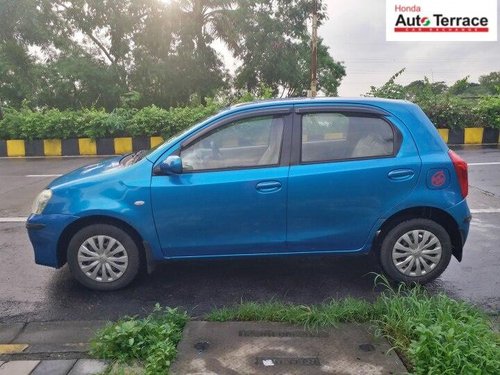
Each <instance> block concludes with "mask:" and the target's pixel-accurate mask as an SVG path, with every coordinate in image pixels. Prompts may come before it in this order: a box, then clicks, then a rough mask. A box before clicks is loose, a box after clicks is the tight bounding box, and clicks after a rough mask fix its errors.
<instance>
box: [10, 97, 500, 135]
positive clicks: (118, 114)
mask: <svg viewBox="0 0 500 375" xmlns="http://www.w3.org/2000/svg"><path fill="white" fill-rule="evenodd" d="M419 104H420V106H421V107H422V109H423V110H424V112H426V113H427V115H428V116H429V117H430V119H431V120H432V122H433V123H434V124H436V125H437V126H438V127H439V128H450V129H456V128H464V127H496V128H500V96H490V97H484V98H481V99H479V100H469V99H461V98H459V97H440V98H436V99H435V100H433V101H428V102H425V103H419ZM221 107H222V105H221V104H219V103H216V102H210V103H208V104H207V105H204V106H203V105H197V106H189V107H177V108H171V109H169V110H166V109H162V108H159V107H156V106H150V107H145V108H142V109H140V110H137V109H130V108H118V109H116V110H114V111H113V112H111V113H108V112H105V111H104V110H99V109H84V110H80V111H71V110H68V111H60V110H58V109H46V110H41V111H34V110H31V109H27V108H25V109H21V110H14V109H8V108H7V109H5V110H4V118H3V119H2V120H1V121H0V139H27V140H31V139H51V138H61V139H67V138H75V137H90V138H100V137H118V136H151V135H161V136H163V137H165V138H168V137H170V136H172V135H173V134H175V133H177V132H179V131H180V130H182V129H185V128H186V127H188V126H190V125H192V124H194V123H196V122H198V121H200V120H202V119H204V118H206V117H208V116H210V115H212V114H214V113H216V112H217V111H218V110H219V109H220V108H221Z"/></svg>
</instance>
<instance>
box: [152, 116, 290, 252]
mask: <svg viewBox="0 0 500 375" xmlns="http://www.w3.org/2000/svg"><path fill="white" fill-rule="evenodd" d="M291 117H292V116H291V107H288V108H281V109H280V110H279V111H278V110H275V111H265V112H263V113H253V114H243V115H238V116H236V117H232V118H229V119H225V120H222V121H220V122H219V123H217V124H215V125H213V126H210V127H209V128H208V129H204V130H202V131H200V132H198V134H195V135H194V136H192V137H191V138H189V139H187V140H185V141H184V142H183V143H182V145H181V148H180V149H179V150H177V151H176V152H175V153H176V154H177V155H179V156H180V157H181V159H182V163H183V173H182V174H179V175H175V176H153V179H152V186H151V194H152V201H153V214H154V219H155V223H156V228H157V232H158V236H159V239H160V242H161V246H162V249H163V252H164V254H165V256H166V257H171V258H176V257H180V258H182V257H200V256H228V255H244V254H251V253H266V252H280V251H283V250H284V249H285V246H286V198H287V192H288V185H287V181H288V168H289V156H290V151H289V150H290V143H291ZM165 158H166V156H165Z"/></svg>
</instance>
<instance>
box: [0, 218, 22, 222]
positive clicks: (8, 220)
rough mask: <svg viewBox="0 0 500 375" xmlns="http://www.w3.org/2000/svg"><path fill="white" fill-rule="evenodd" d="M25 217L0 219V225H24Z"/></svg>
mask: <svg viewBox="0 0 500 375" xmlns="http://www.w3.org/2000/svg"><path fill="white" fill-rule="evenodd" d="M26 220H28V218H27V217H0V223H24V222H25V221H26Z"/></svg>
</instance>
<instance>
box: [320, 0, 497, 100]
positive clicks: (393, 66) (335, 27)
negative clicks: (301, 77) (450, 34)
mask: <svg viewBox="0 0 500 375" xmlns="http://www.w3.org/2000/svg"><path fill="white" fill-rule="evenodd" d="M457 1H471V0H457ZM475 1H481V0H475ZM325 2H326V4H327V6H328V15H329V19H328V20H327V21H325V23H324V24H323V25H322V26H321V28H320V29H319V35H320V36H321V37H322V38H323V39H324V42H325V44H326V45H328V46H329V47H330V53H331V54H332V55H333V57H334V58H335V60H339V61H343V62H344V65H345V66H346V71H347V76H346V77H345V78H344V79H343V81H342V84H341V86H340V90H339V95H340V96H359V95H362V94H365V93H366V92H367V91H369V89H370V86H371V85H375V86H378V85H381V84H383V83H384V82H386V81H387V79H388V78H389V77H390V76H392V75H393V74H394V73H395V72H397V71H398V70H400V69H401V68H403V67H406V71H405V73H404V74H403V75H402V76H401V77H400V78H399V80H398V82H400V83H403V84H404V83H409V82H411V81H414V80H417V79H422V78H423V77H424V76H427V77H428V78H429V79H430V80H431V81H445V82H447V83H453V82H455V81H456V80H458V79H460V78H463V77H465V76H467V75H470V78H471V81H476V82H477V79H478V77H479V76H480V75H483V74H487V73H490V72H492V71H500V42H498V41H497V42H418V43H417V42H386V41H385V1H384V0H361V1H360V0H353V1H347V0H326V1H325ZM498 18H500V17H498Z"/></svg>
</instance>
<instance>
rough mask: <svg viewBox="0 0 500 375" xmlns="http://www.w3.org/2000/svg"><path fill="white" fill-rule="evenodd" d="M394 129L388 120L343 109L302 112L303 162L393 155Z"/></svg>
mask: <svg viewBox="0 0 500 375" xmlns="http://www.w3.org/2000/svg"><path fill="white" fill-rule="evenodd" d="M393 153H394V132H393V129H392V127H391V125H389V124H388V123H387V122H386V121H384V120H382V119H380V118H377V117H364V116H357V115H350V114H341V113H310V114H305V115H303V116H302V149H301V161H302V162H306V163H307V162H320V161H330V160H342V159H356V158H369V157H383V156H390V155H393Z"/></svg>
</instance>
